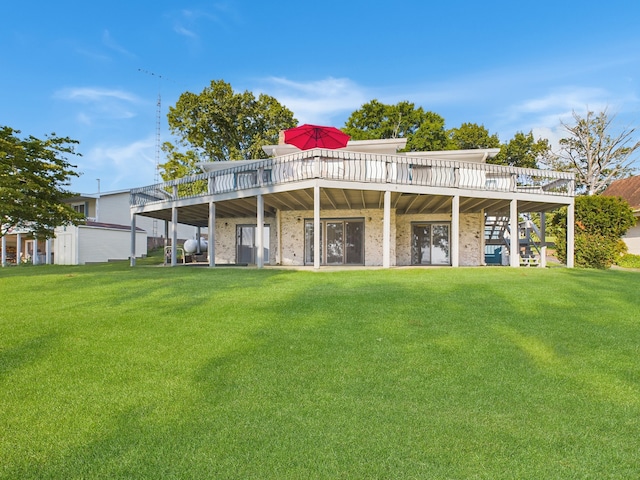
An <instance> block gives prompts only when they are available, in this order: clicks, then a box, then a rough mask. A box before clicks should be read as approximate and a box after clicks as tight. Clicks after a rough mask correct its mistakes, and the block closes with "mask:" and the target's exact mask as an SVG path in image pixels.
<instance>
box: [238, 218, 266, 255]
mask: <svg viewBox="0 0 640 480" xmlns="http://www.w3.org/2000/svg"><path fill="white" fill-rule="evenodd" d="M256 232H257V227H256V225H238V226H237V227H236V263H238V264H255V263H256V252H257V246H256V244H257V241H256V238H257V235H256ZM262 247H263V252H264V253H263V257H262V258H263V260H264V263H265V264H268V263H269V225H265V226H264V230H263V239H262Z"/></svg>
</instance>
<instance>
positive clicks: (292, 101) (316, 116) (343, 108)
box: [264, 77, 370, 124]
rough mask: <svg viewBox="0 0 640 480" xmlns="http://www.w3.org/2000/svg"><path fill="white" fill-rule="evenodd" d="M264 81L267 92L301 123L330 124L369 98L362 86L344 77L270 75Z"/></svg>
mask: <svg viewBox="0 0 640 480" xmlns="http://www.w3.org/2000/svg"><path fill="white" fill-rule="evenodd" d="M264 83H266V84H267V86H268V87H267V88H265V90H268V94H269V95H271V96H273V97H275V98H277V99H278V101H279V102H280V103H281V104H283V105H285V106H286V107H287V108H289V109H290V110H291V111H293V113H294V116H295V117H296V118H297V119H298V120H299V121H300V123H316V124H331V123H332V121H333V119H334V118H336V117H338V116H341V115H345V114H346V115H348V114H350V113H351V112H353V111H354V110H357V109H358V108H360V106H362V104H363V103H366V102H367V101H368V100H370V99H369V98H367V95H366V94H365V90H364V89H363V88H362V87H361V86H359V85H357V84H356V83H354V82H353V81H351V80H349V79H346V78H332V77H329V78H326V79H322V80H315V81H312V82H306V83H305V82H295V81H293V80H289V79H287V78H283V77H270V78H267V79H264ZM342 121H344V120H342Z"/></svg>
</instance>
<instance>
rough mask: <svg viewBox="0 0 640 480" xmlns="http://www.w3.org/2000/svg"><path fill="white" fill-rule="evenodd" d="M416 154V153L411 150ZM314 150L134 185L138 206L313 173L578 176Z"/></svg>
mask: <svg viewBox="0 0 640 480" xmlns="http://www.w3.org/2000/svg"><path fill="white" fill-rule="evenodd" d="M409 155H410V154H409ZM409 155H377V154H367V153H358V152H349V151H344V150H324V149H314V150H307V151H303V152H297V153H292V154H289V155H283V156H280V157H275V158H269V159H265V160H256V161H255V162H251V163H243V164H242V165H238V166H232V167H229V168H226V169H223V170H218V171H214V172H209V173H202V174H199V175H192V176H189V177H183V178H180V179H177V180H171V181H169V182H164V183H159V184H155V185H149V186H146V187H139V188H134V189H132V190H131V197H130V203H131V205H132V206H144V205H147V204H149V203H153V202H163V201H169V200H176V199H180V198H192V197H199V196H204V195H211V194H216V193H227V192H232V191H241V190H245V189H249V188H256V187H260V186H269V185H279V184H284V183H290V182H298V181H302V180H308V179H313V178H323V179H331V180H340V181H344V182H359V183H363V182H364V183H382V184H385V183H390V184H400V185H420V186H424V187H448V188H460V189H470V190H484V191H487V190H489V191H497V192H529V193H538V194H541V195H559V196H573V195H574V194H575V192H574V175H573V174H572V173H566V172H556V171H551V170H538V169H534V168H517V167H505V166H501V165H491V164H486V163H473V162H459V161H453V160H439V159H430V158H424V157H411V156H409Z"/></svg>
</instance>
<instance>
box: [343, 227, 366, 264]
mask: <svg viewBox="0 0 640 480" xmlns="http://www.w3.org/2000/svg"><path fill="white" fill-rule="evenodd" d="M344 226H345V230H346V237H347V238H346V242H345V250H346V258H345V263H347V264H350V265H362V264H364V248H363V247H364V238H363V237H364V235H363V232H364V223H363V222H351V221H349V222H344Z"/></svg>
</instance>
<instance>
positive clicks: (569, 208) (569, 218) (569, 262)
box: [567, 202, 576, 268]
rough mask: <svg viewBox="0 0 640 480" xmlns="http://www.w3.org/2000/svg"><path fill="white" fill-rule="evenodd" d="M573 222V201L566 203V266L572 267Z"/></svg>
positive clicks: (574, 219) (574, 220)
mask: <svg viewBox="0 0 640 480" xmlns="http://www.w3.org/2000/svg"><path fill="white" fill-rule="evenodd" d="M575 224H576V206H575V203H574V202H571V203H570V204H569V205H567V267H569V268H573V267H574V260H575V241H576V239H575V228H576V227H575Z"/></svg>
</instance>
